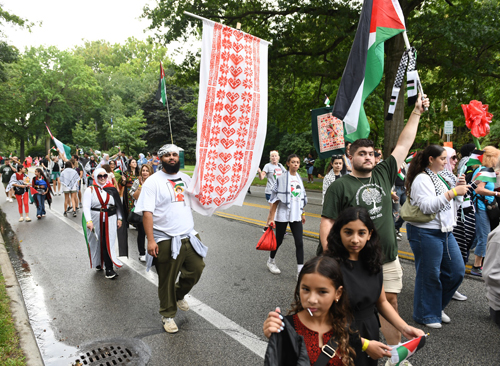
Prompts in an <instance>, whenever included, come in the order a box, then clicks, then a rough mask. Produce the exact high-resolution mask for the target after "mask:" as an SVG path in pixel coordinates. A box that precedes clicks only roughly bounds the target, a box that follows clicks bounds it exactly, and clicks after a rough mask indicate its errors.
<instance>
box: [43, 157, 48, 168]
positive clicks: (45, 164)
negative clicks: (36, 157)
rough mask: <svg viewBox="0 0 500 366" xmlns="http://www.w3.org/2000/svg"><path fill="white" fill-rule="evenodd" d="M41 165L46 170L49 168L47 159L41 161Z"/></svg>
mask: <svg viewBox="0 0 500 366" xmlns="http://www.w3.org/2000/svg"><path fill="white" fill-rule="evenodd" d="M42 165H43V166H45V167H46V168H48V167H49V160H48V159H42Z"/></svg>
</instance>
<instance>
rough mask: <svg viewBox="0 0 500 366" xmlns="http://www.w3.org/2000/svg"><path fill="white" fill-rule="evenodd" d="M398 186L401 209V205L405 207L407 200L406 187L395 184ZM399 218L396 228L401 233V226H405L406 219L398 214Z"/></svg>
mask: <svg viewBox="0 0 500 366" xmlns="http://www.w3.org/2000/svg"><path fill="white" fill-rule="evenodd" d="M395 188H396V194H397V195H398V197H399V207H400V210H401V207H403V205H404V203H405V202H406V189H405V187H403V186H395ZM398 217H399V218H398V219H397V220H396V223H395V224H394V227H395V228H396V231H397V232H398V233H399V230H400V229H401V226H403V224H404V222H405V220H403V218H402V217H401V216H398Z"/></svg>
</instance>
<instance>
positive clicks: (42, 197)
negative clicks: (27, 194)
mask: <svg viewBox="0 0 500 366" xmlns="http://www.w3.org/2000/svg"><path fill="white" fill-rule="evenodd" d="M35 196H36V199H37V201H38V208H37V209H36V215H37V216H42V215H45V214H46V213H45V195H43V194H36V195H35Z"/></svg>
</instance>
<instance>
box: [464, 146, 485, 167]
mask: <svg viewBox="0 0 500 366" xmlns="http://www.w3.org/2000/svg"><path fill="white" fill-rule="evenodd" d="M483 154H484V151H482V150H474V151H473V152H472V154H470V158H469V160H468V161H467V166H472V165H482V164H483Z"/></svg>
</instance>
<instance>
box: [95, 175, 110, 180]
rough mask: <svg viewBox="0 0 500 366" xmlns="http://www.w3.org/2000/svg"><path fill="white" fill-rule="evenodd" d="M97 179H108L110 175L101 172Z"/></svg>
mask: <svg viewBox="0 0 500 366" xmlns="http://www.w3.org/2000/svg"><path fill="white" fill-rule="evenodd" d="M97 179H108V175H107V174H104V175H103V174H99V175H98V176H97Z"/></svg>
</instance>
